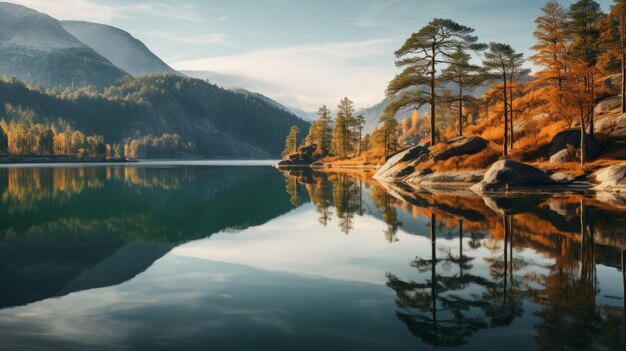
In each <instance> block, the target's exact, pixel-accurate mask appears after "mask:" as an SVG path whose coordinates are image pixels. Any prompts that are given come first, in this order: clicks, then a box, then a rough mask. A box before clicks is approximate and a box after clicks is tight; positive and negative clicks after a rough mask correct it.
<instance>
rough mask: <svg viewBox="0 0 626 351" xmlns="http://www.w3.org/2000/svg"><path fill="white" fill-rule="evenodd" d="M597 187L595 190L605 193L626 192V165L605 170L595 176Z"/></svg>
mask: <svg viewBox="0 0 626 351" xmlns="http://www.w3.org/2000/svg"><path fill="white" fill-rule="evenodd" d="M593 176H594V178H595V180H596V182H597V183H598V185H596V186H595V187H594V188H593V189H594V190H598V191H605V192H611V191H614V192H621V191H626V163H623V164H619V165H614V166H611V167H606V168H603V169H601V170H599V171H597V172H596V173H594V174H593Z"/></svg>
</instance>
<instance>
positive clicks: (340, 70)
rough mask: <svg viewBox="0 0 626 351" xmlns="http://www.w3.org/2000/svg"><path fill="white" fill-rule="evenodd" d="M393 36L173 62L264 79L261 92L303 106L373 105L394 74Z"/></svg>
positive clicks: (193, 68)
mask: <svg viewBox="0 0 626 351" xmlns="http://www.w3.org/2000/svg"><path fill="white" fill-rule="evenodd" d="M395 46H397V43H395V42H394V41H391V40H370V41H359V42H344V43H328V44H320V45H303V46H295V47H288V48H269V49H264V50H258V51H252V52H248V53H243V54H239V55H232V56H221V57H210V58H205V59H199V60H192V61H182V62H175V63H173V66H174V67H175V68H176V69H179V70H191V71H211V72H215V73H219V74H224V75H232V76H238V77H246V78H247V79H252V80H256V81H258V82H260V84H258V88H260V89H261V90H262V91H260V92H261V93H263V94H265V95H267V96H269V97H271V98H274V99H277V100H278V101H281V102H283V103H285V104H287V105H291V106H297V107H299V108H302V109H305V110H309V111H310V110H316V109H317V107H319V106H321V105H323V104H327V105H332V104H334V103H335V102H337V101H338V100H339V99H340V98H341V97H343V96H346V95H347V96H349V97H350V98H351V99H352V100H354V101H355V102H356V103H357V105H360V106H369V105H372V104H375V103H377V102H379V101H380V100H381V99H382V98H383V93H384V89H385V86H386V84H387V82H388V81H389V79H390V78H391V77H392V76H393V72H394V69H393V65H392V64H387V65H384V64H380V63H381V62H393V55H392V54H391V53H392V52H393V48H394V47H395Z"/></svg>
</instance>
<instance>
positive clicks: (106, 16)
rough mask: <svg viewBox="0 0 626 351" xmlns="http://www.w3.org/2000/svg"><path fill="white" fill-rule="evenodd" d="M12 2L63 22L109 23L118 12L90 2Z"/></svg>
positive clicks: (23, 0)
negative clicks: (71, 20) (70, 20)
mask: <svg viewBox="0 0 626 351" xmlns="http://www.w3.org/2000/svg"><path fill="white" fill-rule="evenodd" d="M11 2H13V3H16V4H19V5H23V6H26V7H29V8H32V9H35V10H37V11H40V12H43V13H46V14H48V15H50V16H52V17H55V18H57V19H61V20H69V19H74V20H84V21H93V22H105V23H108V22H111V21H112V20H113V18H114V17H115V16H116V12H117V10H116V9H115V7H113V6H108V5H100V4H96V3H93V2H91V1H88V0H63V1H50V0H12V1H11Z"/></svg>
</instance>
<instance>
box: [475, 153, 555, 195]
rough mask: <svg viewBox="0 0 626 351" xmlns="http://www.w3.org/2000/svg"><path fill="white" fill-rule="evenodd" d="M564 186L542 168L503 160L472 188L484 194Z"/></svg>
mask: <svg viewBox="0 0 626 351" xmlns="http://www.w3.org/2000/svg"><path fill="white" fill-rule="evenodd" d="M564 188H565V187H564V186H563V185H561V184H559V183H557V182H555V181H554V180H552V178H550V177H549V176H548V175H547V174H546V173H544V172H543V171H541V170H540V169H537V168H535V167H533V166H530V165H527V164H524V163H521V162H517V161H512V160H501V161H498V162H496V163H494V164H493V165H492V166H491V168H489V170H488V171H487V173H485V176H484V178H483V180H482V181H481V182H480V183H478V184H476V185H474V186H473V187H472V188H471V189H472V190H473V191H474V192H476V193H479V194H483V193H497V192H503V191H521V190H538V189H564Z"/></svg>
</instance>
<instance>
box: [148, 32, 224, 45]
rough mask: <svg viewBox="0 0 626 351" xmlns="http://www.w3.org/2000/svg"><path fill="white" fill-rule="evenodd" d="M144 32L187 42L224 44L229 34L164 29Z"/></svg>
mask: <svg viewBox="0 0 626 351" xmlns="http://www.w3.org/2000/svg"><path fill="white" fill-rule="evenodd" d="M143 34H146V35H150V36H153V37H157V38H161V39H167V40H172V41H176V42H179V43H185V44H224V43H227V36H226V35H225V34H221V33H214V34H204V35H185V34H177V33H171V32H163V31H147V32H143Z"/></svg>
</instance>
